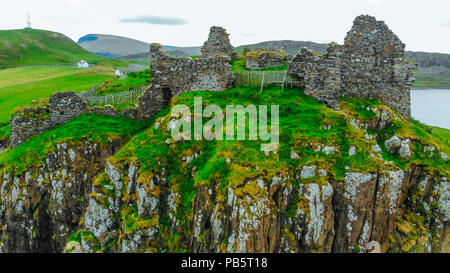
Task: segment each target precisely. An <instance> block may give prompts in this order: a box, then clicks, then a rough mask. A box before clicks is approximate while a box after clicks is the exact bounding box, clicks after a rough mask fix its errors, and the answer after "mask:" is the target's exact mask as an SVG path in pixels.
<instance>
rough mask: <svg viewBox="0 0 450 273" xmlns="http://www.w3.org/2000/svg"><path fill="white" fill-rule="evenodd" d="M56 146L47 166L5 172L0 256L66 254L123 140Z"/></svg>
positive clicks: (0, 207)
mask: <svg viewBox="0 0 450 273" xmlns="http://www.w3.org/2000/svg"><path fill="white" fill-rule="evenodd" d="M106 143H107V144H106V145H104V144H100V143H96V142H91V141H88V140H82V141H80V142H75V143H74V142H71V143H64V142H62V143H59V144H56V146H55V149H54V152H51V153H49V154H47V155H46V158H45V160H44V163H43V165H41V166H32V167H30V168H28V169H27V170H25V171H23V172H20V173H19V172H15V171H11V170H10V171H6V170H5V169H3V170H1V171H0V185H1V188H0V252H61V251H62V250H63V248H64V245H65V242H66V241H67V240H68V238H69V236H70V235H71V234H72V233H73V232H74V231H76V228H77V227H78V225H79V223H80V222H83V221H84V218H83V215H84V213H85V210H86V207H87V206H88V203H87V202H86V200H89V194H90V193H91V191H92V189H91V187H92V181H93V178H94V177H95V176H96V175H97V174H98V173H99V172H100V171H101V170H102V169H103V168H105V159H106V158H107V157H109V156H111V155H112V154H114V153H116V152H117V151H118V149H119V148H120V146H121V144H122V143H121V139H119V138H111V139H110V140H109V141H107V142H106Z"/></svg>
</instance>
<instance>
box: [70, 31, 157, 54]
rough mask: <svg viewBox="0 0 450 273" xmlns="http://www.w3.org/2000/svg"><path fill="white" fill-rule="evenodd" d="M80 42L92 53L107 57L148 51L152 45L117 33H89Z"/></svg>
mask: <svg viewBox="0 0 450 273" xmlns="http://www.w3.org/2000/svg"><path fill="white" fill-rule="evenodd" d="M78 44H79V45H80V46H81V47H82V48H84V49H86V50H87V51H89V52H91V53H95V54H98V55H101V56H107V57H121V56H127V55H134V54H139V53H143V52H148V51H149V50H150V46H149V44H148V43H144V42H141V41H138V40H134V39H130V38H126V37H120V36H115V35H103V34H88V35H86V36H83V37H81V38H80V39H79V40H78Z"/></svg>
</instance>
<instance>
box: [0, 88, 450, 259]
mask: <svg viewBox="0 0 450 273" xmlns="http://www.w3.org/2000/svg"><path fill="white" fill-rule="evenodd" d="M195 96H201V97H202V99H203V106H204V107H205V106H206V105H211V104H217V105H219V106H221V107H222V109H225V106H226V105H236V104H240V105H244V106H245V105H249V104H254V105H279V106H280V147H279V149H278V151H277V153H276V154H274V153H271V154H270V155H269V156H267V155H265V154H264V153H263V152H262V151H261V150H260V143H261V141H259V140H257V141H248V140H245V141H216V140H214V141H206V140H202V141H179V142H175V143H174V142H173V140H171V141H172V142H171V144H170V145H167V144H166V140H167V139H170V138H171V137H170V131H167V130H166V129H165V128H167V125H168V123H169V121H170V115H169V108H166V109H164V110H163V111H161V112H160V113H159V114H158V115H157V116H155V117H154V118H153V120H151V121H147V122H142V121H132V120H129V119H127V118H106V117H100V116H95V115H85V116H81V117H79V118H78V119H76V120H74V121H72V122H70V123H67V124H65V125H63V126H60V127H57V128H55V129H53V130H51V131H48V132H46V133H44V134H42V135H40V136H37V137H34V138H32V139H30V140H28V141H27V142H25V143H23V144H22V145H20V146H19V147H18V148H16V149H15V150H7V151H6V152H4V153H3V154H2V155H0V168H2V169H3V170H4V171H5V170H6V171H7V170H10V169H11V168H14V169H15V173H16V174H19V173H20V172H23V171H24V170H25V169H27V168H28V167H29V166H30V165H35V166H36V165H37V166H39V165H40V164H42V162H43V159H44V158H45V155H46V153H48V152H49V151H52V150H53V149H54V147H55V145H54V143H58V142H68V141H69V142H70V141H72V140H77V139H81V138H83V137H86V138H88V139H94V140H97V141H105V139H107V137H108V136H109V135H111V134H115V135H121V136H126V137H130V136H131V135H135V136H134V137H133V138H132V139H131V140H130V142H129V143H128V144H127V145H125V146H124V147H123V148H122V149H121V150H120V151H119V153H118V154H116V155H115V156H113V157H111V158H109V159H108V161H110V162H111V163H112V164H114V165H116V166H121V165H126V164H128V163H131V162H134V163H133V164H136V163H137V164H139V166H140V170H139V173H140V174H141V176H143V177H152V176H153V175H154V174H155V173H158V172H159V171H160V170H161V168H166V170H167V173H168V174H169V176H168V180H167V181H168V182H167V183H169V184H170V187H172V188H177V189H179V193H180V196H179V202H180V205H181V207H180V208H179V209H178V210H177V215H176V217H177V218H179V219H180V220H181V223H184V224H180V225H179V230H178V231H177V232H176V233H172V232H169V230H170V229H168V228H167V227H168V225H169V223H170V220H169V218H168V216H165V215H162V216H161V218H160V219H140V218H139V217H137V216H136V211H135V208H134V207H123V208H121V216H122V217H125V218H126V219H125V218H124V219H125V220H123V221H124V222H125V223H126V225H127V229H129V230H131V231H132V230H134V229H135V228H137V227H138V226H139V225H141V224H143V223H144V222H145V221H150V222H151V224H152V225H155V224H158V225H159V226H160V233H161V235H162V236H164V237H166V238H168V241H170V242H172V243H171V245H170V246H169V249H168V251H170V252H176V251H186V249H187V246H184V245H183V242H182V241H178V240H179V238H181V236H180V234H187V236H189V233H190V232H191V231H190V229H191V225H192V219H193V218H192V211H193V200H194V197H195V196H196V194H197V190H198V189H200V188H203V186H205V185H209V184H210V183H214V184H216V185H218V186H217V188H216V192H217V200H222V201H223V200H226V198H227V190H228V188H230V187H232V188H234V189H235V194H236V195H241V194H250V195H254V194H257V193H258V190H256V187H258V186H257V184H256V179H258V178H261V177H263V178H264V179H272V178H273V177H274V176H280V175H281V176H282V177H287V174H288V173H292V171H295V172H297V173H299V172H300V171H301V169H302V167H303V166H305V165H315V166H317V167H318V168H321V169H325V170H327V172H328V174H330V175H331V176H333V177H334V179H336V180H338V181H339V180H342V179H343V178H344V174H345V172H347V170H346V166H348V167H350V168H351V169H350V171H356V172H362V173H367V172H376V171H378V170H380V169H385V170H392V169H396V168H401V169H406V168H407V167H408V165H409V164H413V163H414V164H420V165H424V166H425V168H426V169H427V170H428V171H430V172H432V173H435V172H439V173H441V175H446V176H449V175H450V174H449V171H450V166H449V165H450V163H449V162H444V161H443V160H442V159H441V158H440V157H439V156H435V157H432V158H430V157H429V154H425V153H424V152H423V145H425V144H432V145H435V146H438V147H439V148H440V149H441V150H442V151H445V152H446V153H447V154H450V147H449V146H448V142H447V144H446V143H445V142H444V141H443V140H445V139H446V137H445V136H444V135H447V136H448V135H449V134H450V131H448V130H442V132H441V133H440V136H438V135H435V133H434V131H433V128H431V130H430V129H428V127H427V126H423V125H421V124H420V123H417V122H415V121H413V122H411V123H410V122H406V121H404V120H397V121H394V123H393V125H392V126H390V127H388V128H386V129H385V130H376V131H373V132H371V133H374V134H377V136H378V138H377V139H376V140H371V139H366V138H365V137H364V134H365V132H364V131H362V130H360V129H357V128H355V127H353V126H352V125H349V123H348V120H349V119H350V118H351V117H356V118H358V119H360V120H362V121H365V120H369V119H371V118H373V117H374V114H373V113H372V112H370V111H368V110H366V109H367V107H368V106H376V107H384V106H382V105H380V104H379V103H378V102H377V101H374V100H371V101H367V100H355V99H354V100H345V101H343V102H342V103H343V110H342V111H333V110H331V109H329V108H327V107H325V106H324V105H322V104H319V103H317V102H316V101H315V100H314V99H313V98H311V97H308V96H306V95H304V94H303V92H301V91H300V90H298V89H289V88H285V89H284V91H281V88H279V87H273V88H266V89H264V91H263V92H262V93H260V92H259V87H247V88H237V89H230V90H228V91H226V92H208V91H200V92H189V93H185V94H182V95H180V96H178V97H176V98H174V99H172V101H171V105H172V106H173V105H177V104H184V105H187V106H189V107H190V108H191V111H192V113H193V100H194V97H195ZM162 117H164V120H162ZM269 117H270V113H269ZM153 122H160V123H161V127H160V128H159V129H155V127H154V126H150V127H149V125H151V124H153ZM203 122H206V121H203ZM269 122H270V119H269ZM324 124H329V125H331V128H330V129H329V130H326V129H324V126H323V125H324ZM143 128H147V129H145V130H144V131H143V132H140V133H139V131H141V130H142V129H143ZM224 129H225V128H224ZM393 134H398V135H399V136H400V137H409V138H411V139H415V140H419V141H420V143H417V142H413V143H412V147H411V148H412V153H413V157H412V159H411V160H410V161H407V162H404V161H401V160H400V159H399V158H398V157H397V156H393V155H390V154H388V153H387V152H386V150H385V148H384V144H383V143H384V141H385V140H386V139H387V138H390V137H391V136H392V135H393ZM53 136H55V137H53ZM442 136H444V139H441V137H442ZM375 143H378V144H379V146H380V147H381V148H382V150H383V151H382V156H383V158H377V157H371V156H370V153H372V152H373V151H372V148H371V146H372V145H374V144H375ZM311 145H312V146H311ZM317 145H329V146H334V147H336V152H335V153H332V154H329V155H326V154H325V153H324V152H323V151H319V152H316V151H314V148H315V147H316V146H317ZM350 145H354V146H356V147H357V154H356V155H354V156H349V154H348V150H349V146H350ZM291 151H295V152H296V153H297V154H298V155H299V159H297V160H293V159H291V156H290V155H291ZM194 153H196V154H197V155H198V157H196V158H194V159H193V160H192V162H191V163H186V162H185V161H183V157H188V156H192V155H193V154H194ZM226 158H229V159H231V162H230V163H227V162H226ZM385 160H388V161H392V164H390V163H386V162H385ZM193 167H195V168H196V170H197V171H196V173H195V175H194V176H191V173H190V172H191V169H192V168H193ZM97 180H101V181H102V183H101V185H103V184H105V185H108V183H109V182H108V181H107V180H108V178H107V176H106V175H105V174H102V175H100V176H99V177H98V178H97V179H96V181H97ZM103 180H104V181H103ZM312 181H314V182H315V183H320V184H321V183H323V184H326V183H328V178H327V177H315V178H313V179H309V180H308V179H307V180H299V179H294V178H290V179H289V183H293V184H292V186H293V187H294V189H298V188H299V187H300V184H302V183H310V182H312ZM125 183H126V182H125ZM124 187H125V188H126V185H124ZM105 190H106V188H105ZM158 190H159V189H158ZM152 194H159V192H158V193H157V192H154V193H152ZM295 198H299V197H298V196H297V197H295ZM303 201H304V200H301V199H298V200H295V202H293V204H296V205H294V206H292V208H290V209H289V211H288V215H290V214H292V215H294V212H296V211H297V207H296V206H303V205H304V204H303V203H302V202H303ZM130 215H131V216H130ZM128 216H130V217H131V218H133V221H131V222H129V221H128V220H129V219H128V218H129V217H128Z"/></svg>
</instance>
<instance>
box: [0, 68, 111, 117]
mask: <svg viewBox="0 0 450 273" xmlns="http://www.w3.org/2000/svg"><path fill="white" fill-rule="evenodd" d="M114 78H115V76H114V68H113V67H112V66H109V65H104V66H103V65H98V66H95V67H90V68H83V69H80V68H78V67H76V66H58V65H46V66H24V67H16V68H11V69H5V70H0V123H2V122H7V121H9V119H10V117H11V111H12V110H13V109H14V108H15V107H17V106H21V105H25V104H28V103H30V102H32V101H33V100H37V99H40V98H47V97H50V95H51V94H53V93H54V92H57V91H76V92H82V91H86V90H88V89H89V88H91V87H93V86H97V85H100V84H102V83H104V82H105V81H110V80H113V79H114Z"/></svg>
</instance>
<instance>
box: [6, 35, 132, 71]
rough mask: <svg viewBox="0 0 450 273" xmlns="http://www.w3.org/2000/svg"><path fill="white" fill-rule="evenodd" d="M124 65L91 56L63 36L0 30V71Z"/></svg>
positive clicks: (119, 62) (108, 59)
mask: <svg viewBox="0 0 450 273" xmlns="http://www.w3.org/2000/svg"><path fill="white" fill-rule="evenodd" d="M81 59H83V60H86V61H87V62H89V63H91V64H92V63H94V64H96V63H99V62H106V63H111V64H121V63H125V62H122V61H117V60H113V59H110V58H106V57H102V56H98V55H95V54H92V53H90V52H88V51H86V50H84V49H83V48H82V47H80V46H79V45H78V44H77V43H75V42H74V41H72V40H71V39H70V38H68V37H67V36H65V35H63V34H61V33H56V32H51V31H46V30H38V29H18V30H1V31H0V68H1V67H13V66H21V65H35V64H64V63H75V62H78V61H80V60H81Z"/></svg>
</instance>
